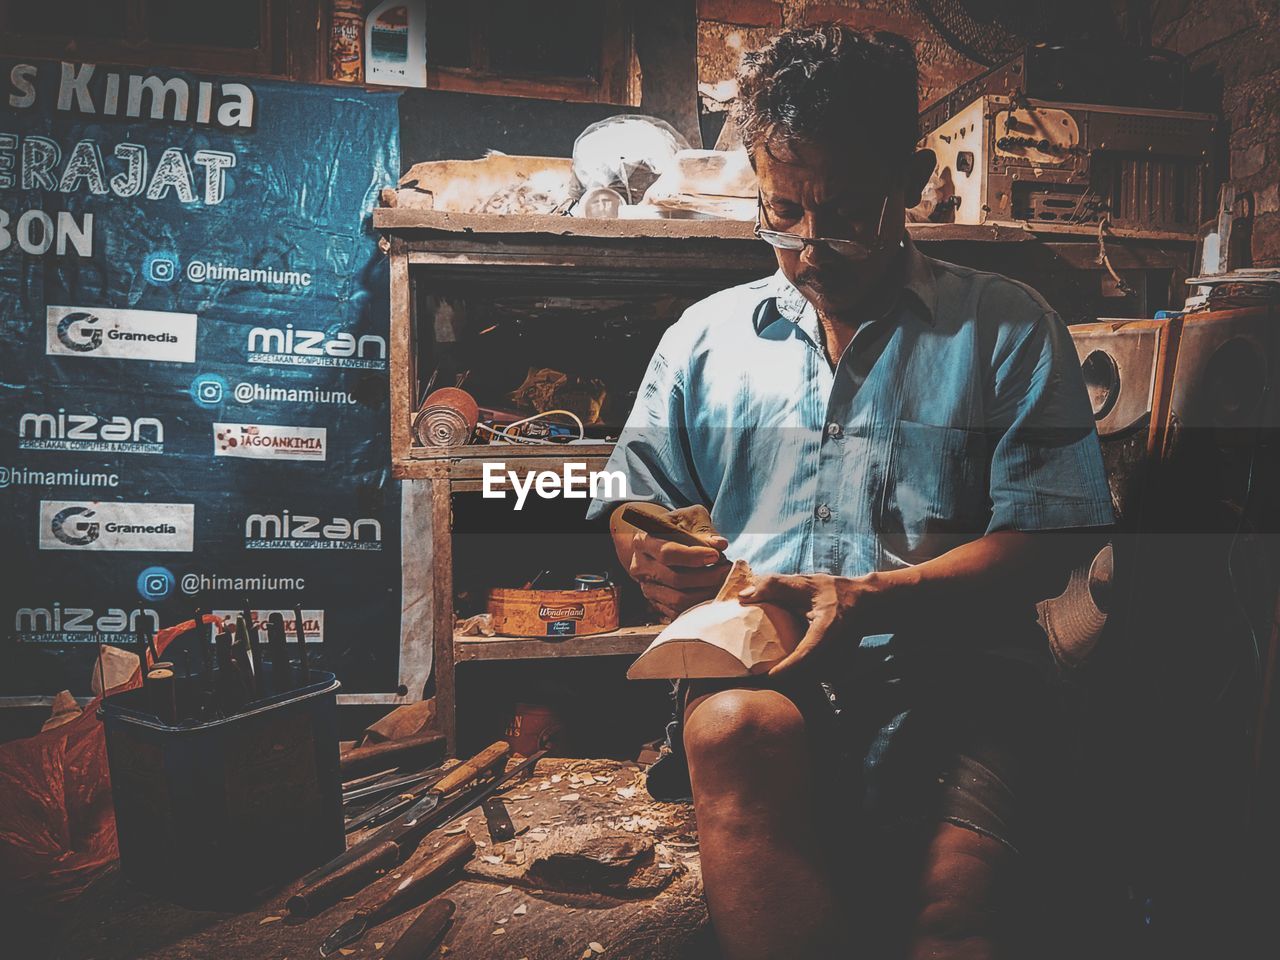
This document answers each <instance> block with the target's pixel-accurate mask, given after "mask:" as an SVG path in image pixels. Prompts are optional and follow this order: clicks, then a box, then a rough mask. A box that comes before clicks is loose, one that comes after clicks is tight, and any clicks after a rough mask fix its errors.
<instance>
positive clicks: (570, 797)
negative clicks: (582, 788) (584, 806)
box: [560, 793, 581, 803]
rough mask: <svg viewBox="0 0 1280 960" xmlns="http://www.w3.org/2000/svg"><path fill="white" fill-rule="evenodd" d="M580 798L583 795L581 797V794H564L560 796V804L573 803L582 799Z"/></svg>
mask: <svg viewBox="0 0 1280 960" xmlns="http://www.w3.org/2000/svg"><path fill="white" fill-rule="evenodd" d="M580 796H581V795H580V794H577V793H564V794H561V795H560V802H561V803H572V802H573V801H574V800H577V799H579V798H580Z"/></svg>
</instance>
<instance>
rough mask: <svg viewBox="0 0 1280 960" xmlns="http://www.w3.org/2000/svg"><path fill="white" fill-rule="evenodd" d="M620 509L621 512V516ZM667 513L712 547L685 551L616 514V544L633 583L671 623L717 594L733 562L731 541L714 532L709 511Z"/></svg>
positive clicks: (699, 508) (696, 508)
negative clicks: (728, 554)
mask: <svg viewBox="0 0 1280 960" xmlns="http://www.w3.org/2000/svg"><path fill="white" fill-rule="evenodd" d="M620 512H621V510H620V509H619V514H620ZM654 512H661V513H663V514H664V515H665V516H666V517H667V519H669V520H672V521H674V522H675V523H676V524H677V525H678V526H680V527H683V528H684V529H686V530H689V531H691V532H694V533H697V534H699V535H701V536H703V537H705V538H706V539H707V541H708V543H709V546H705V547H686V546H684V545H683V544H679V543H673V542H672V541H670V540H663V539H661V538H660V537H657V536H654V535H653V534H649V533H645V532H644V531H643V530H637V529H636V528H635V527H633V526H631V525H630V524H629V523H626V522H625V521H622V520H620V519H618V518H617V517H618V515H617V514H615V520H614V524H613V526H614V542H615V545H616V546H617V548H618V557H619V559H620V560H622V562H623V563H624V565H625V566H626V567H627V572H628V573H629V574H630V575H631V579H633V580H635V581H636V583H638V584H639V585H640V592H641V593H643V594H644V596H645V599H647V600H648V601H649V602H650V603H651V604H653V606H654V607H655V608H656V609H657V610H658V612H659V613H660V614H662V616H663V617H664V618H666V619H668V620H670V619H674V618H675V617H676V616H677V615H678V614H680V613H682V612H683V611H685V610H687V609H689V608H690V607H692V606H694V605H695V604H699V603H702V602H703V601H704V600H710V599H711V598H712V597H714V596H715V595H716V592H717V591H718V590H719V589H720V586H721V584H723V583H724V581H725V577H727V576H728V575H729V569H730V563H729V561H728V560H726V559H725V556H724V553H723V551H724V549H725V548H726V547H728V545H729V541H728V540H726V539H725V538H724V537H722V536H720V535H719V534H718V533H716V532H715V528H714V527H713V526H712V523H711V515H710V514H709V513H707V509H706V507H703V506H692V507H681V508H679V509H677V510H671V511H654Z"/></svg>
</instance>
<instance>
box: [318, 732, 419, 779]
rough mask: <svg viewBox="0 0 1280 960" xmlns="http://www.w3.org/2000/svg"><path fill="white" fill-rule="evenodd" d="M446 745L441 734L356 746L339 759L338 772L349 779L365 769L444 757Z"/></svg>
mask: <svg viewBox="0 0 1280 960" xmlns="http://www.w3.org/2000/svg"><path fill="white" fill-rule="evenodd" d="M443 745H444V734H442V733H415V734H414V735H413V736H411V737H402V738H401V739H399V740H388V741H387V742H386V743H372V744H370V745H369V746H367V747H354V748H353V749H351V750H348V751H347V752H346V753H344V754H342V755H341V756H340V757H339V758H338V769H339V770H341V771H342V779H344V780H349V779H351V778H352V777H354V776H355V775H356V774H357V773H362V772H364V771H366V770H380V769H384V768H386V767H396V766H402V765H404V764H406V763H410V762H412V761H413V760H415V759H420V758H421V757H423V756H428V755H435V756H436V757H439V756H441V755H443V754H444V750H443V749H442V747H443ZM379 764H381V766H379Z"/></svg>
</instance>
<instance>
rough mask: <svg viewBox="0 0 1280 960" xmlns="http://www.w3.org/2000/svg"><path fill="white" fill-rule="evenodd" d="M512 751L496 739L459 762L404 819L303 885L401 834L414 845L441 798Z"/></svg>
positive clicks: (315, 872)
mask: <svg viewBox="0 0 1280 960" xmlns="http://www.w3.org/2000/svg"><path fill="white" fill-rule="evenodd" d="M510 752H511V745H510V744H509V743H507V742H506V741H505V740H499V741H498V742H497V743H494V744H491V745H490V746H488V747H485V749H484V750H481V751H480V752H479V753H478V754H476V755H475V756H474V757H472V758H471V759H470V760H467V761H466V762H465V763H460V764H458V765H457V766H456V767H454V768H453V769H451V770H450V771H449V772H448V773H447V774H445V775H444V777H442V778H441V779H440V780H438V781H436V782H435V783H434V784H433V785H432V787H431V789H430V791H428V793H427V796H425V797H423V798H422V799H421V800H419V801H418V802H417V803H416V804H414V805H413V807H412V809H410V810H409V812H408V813H406V814H405V815H404V816H403V817H401V818H400V819H399V820H397V821H395V822H394V823H389V824H387V825H386V826H385V827H383V828H382V829H381V830H379V831H378V832H377V833H375V834H373V836H371V837H369V838H368V839H367V840H364V841H362V842H360V843H358V844H356V845H355V846H354V847H352V848H351V849H350V850H348V851H347V852H346V853H340V854H338V856H336V857H334V858H333V859H332V860H330V861H329V862H328V863H326V864H323V865H322V866H320V867H317V868H316V869H315V870H312V871H311V872H310V873H309V874H307V875H306V876H305V877H303V880H302V882H303V885H304V886H305V885H309V884H313V883H317V882H318V881H320V880H321V879H323V878H324V877H326V876H327V875H329V874H330V873H333V872H334V871H336V870H340V869H342V868H343V867H344V866H346V865H347V864H349V863H353V862H355V861H356V860H358V859H359V858H360V857H361V856H363V855H364V854H365V853H366V852H367V851H368V850H371V849H372V848H373V847H375V846H377V845H379V844H385V843H388V842H394V841H396V840H398V839H399V838H400V837H401V836H402V835H411V834H416V839H415V841H414V842H415V843H416V841H417V840H420V839H421V838H422V837H423V836H425V834H426V832H427V830H426V829H422V830H421V832H418V829H417V828H420V827H426V825H427V824H428V822H429V819H430V815H431V813H432V812H433V811H434V810H435V808H436V807H437V806H438V805H439V803H440V798H441V797H443V796H445V795H446V794H449V793H452V792H453V791H455V790H461V789H463V788H464V787H466V786H468V785H470V783H471V782H472V781H473V780H475V779H477V778H478V777H480V776H482V775H483V774H485V773H486V772H488V771H489V770H490V769H491V768H492V767H495V766H497V765H498V764H500V763H503V762H504V761H506V759H507V754H509V753H510Z"/></svg>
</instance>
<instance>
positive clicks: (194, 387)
mask: <svg viewBox="0 0 1280 960" xmlns="http://www.w3.org/2000/svg"><path fill="white" fill-rule="evenodd" d="M226 395H227V381H226V380H224V379H223V378H222V377H220V376H218V375H217V374H216V373H202V374H200V375H199V376H198V377H196V378H195V379H194V380H192V381H191V399H192V400H194V401H195V402H196V403H197V404H199V405H200V406H202V407H217V406H221V405H222V401H223V400H224V399H225V398H226Z"/></svg>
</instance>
